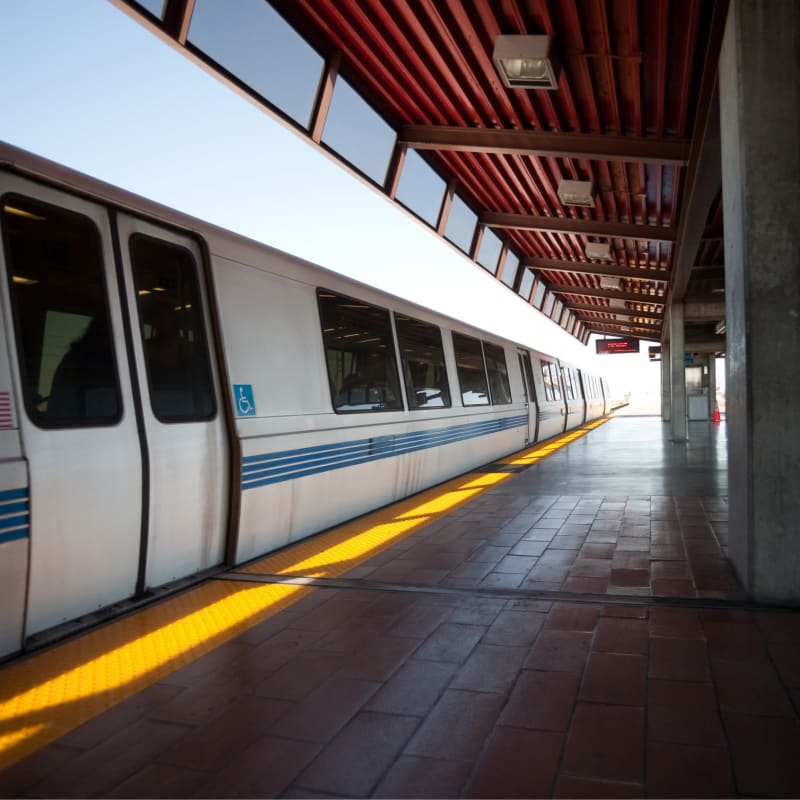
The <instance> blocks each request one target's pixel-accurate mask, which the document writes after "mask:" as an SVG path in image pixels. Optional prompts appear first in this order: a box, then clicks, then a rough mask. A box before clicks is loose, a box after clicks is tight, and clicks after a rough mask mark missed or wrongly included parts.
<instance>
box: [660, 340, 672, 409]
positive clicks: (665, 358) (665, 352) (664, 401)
mask: <svg viewBox="0 0 800 800" xmlns="http://www.w3.org/2000/svg"><path fill="white" fill-rule="evenodd" d="M669 372H670V360H669V342H668V341H666V340H664V341H662V342H661V419H662V421H664V422H669V419H670V405H669V403H670V388H669Z"/></svg>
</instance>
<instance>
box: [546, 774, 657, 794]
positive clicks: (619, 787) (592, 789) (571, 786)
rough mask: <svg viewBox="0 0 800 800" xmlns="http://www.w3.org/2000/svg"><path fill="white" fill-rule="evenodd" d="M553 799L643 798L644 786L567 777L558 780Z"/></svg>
mask: <svg viewBox="0 0 800 800" xmlns="http://www.w3.org/2000/svg"><path fill="white" fill-rule="evenodd" d="M553 797H564V798H577V800H585V798H587V797H592V798H611V800H614V798H623V797H624V798H628V797H644V786H642V784H641V783H612V782H611V781H589V780H586V779H584V778H572V777H570V776H568V775H565V776H562V777H561V778H559V779H558V783H557V784H556V790H555V792H554V794H553Z"/></svg>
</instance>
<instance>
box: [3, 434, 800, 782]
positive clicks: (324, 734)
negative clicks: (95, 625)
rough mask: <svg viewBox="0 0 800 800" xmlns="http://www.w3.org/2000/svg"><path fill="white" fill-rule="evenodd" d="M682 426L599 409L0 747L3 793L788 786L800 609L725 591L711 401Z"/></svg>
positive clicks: (798, 747)
mask: <svg viewBox="0 0 800 800" xmlns="http://www.w3.org/2000/svg"><path fill="white" fill-rule="evenodd" d="M690 435H693V436H694V443H693V442H692V441H690V443H689V445H686V446H683V447H682V449H678V448H673V447H672V446H671V445H670V444H669V443H667V442H665V441H664V440H663V438H661V437H662V436H663V428H662V427H661V424H660V421H658V420H628V419H624V418H623V419H615V420H612V422H610V423H608V424H606V425H604V426H601V427H600V428H599V429H597V430H596V431H594V432H592V433H591V434H589V435H588V436H586V437H584V438H583V439H581V440H578V441H577V442H574V443H573V444H571V445H569V447H567V448H565V449H564V450H562V451H559V452H558V453H556V454H554V455H553V456H552V457H550V458H548V459H547V460H545V461H542V462H539V463H538V464H537V465H535V466H534V467H531V468H529V469H527V470H525V471H524V472H522V473H520V474H519V475H516V476H514V478H512V479H510V480H508V481H506V482H505V483H503V484H501V485H499V486H498V487H496V488H495V489H493V490H490V491H489V492H487V493H486V494H484V495H482V496H481V497H479V498H477V499H476V500H473V501H472V502H470V503H468V504H467V505H465V506H463V507H461V508H460V509H458V510H457V511H456V512H454V513H452V514H450V515H449V516H448V517H447V518H446V519H443V520H440V521H438V522H436V523H434V524H431V525H429V526H427V527H426V528H424V529H422V530H421V531H419V532H418V533H416V534H414V535H412V536H411V537H409V538H408V539H406V540H404V541H402V542H400V543H399V544H397V545H395V546H394V547H392V548H390V549H389V550H386V551H384V552H383V553H381V554H380V555H379V556H377V557H375V558H373V559H372V560H371V561H369V562H367V563H366V564H364V565H362V566H360V567H357V568H355V569H353V570H352V571H351V572H350V573H349V574H348V575H347V576H346V577H347V580H344V581H339V582H337V583H336V585H333V584H330V585H326V584H325V583H324V582H320V588H318V589H317V590H316V591H314V592H313V593H312V594H311V595H309V596H308V597H306V598H304V599H302V600H300V601H299V602H297V603H296V604H294V605H292V606H290V607H289V608H287V609H285V610H284V611H282V612H280V613H279V614H277V615H276V616H274V617H273V618H271V619H269V620H267V621H265V622H263V623H261V624H260V625H258V626H256V627H253V628H251V629H250V630H249V631H247V632H246V633H244V634H243V635H241V636H239V637H238V638H236V639H234V640H232V641H230V642H228V643H227V644H225V645H223V646H222V647H220V648H219V649H217V650H216V651H214V652H212V653H210V654H208V655H206V656H204V657H203V658H201V659H198V660H197V661H195V662H194V663H192V664H191V665H189V666H188V667H185V668H183V669H182V670H180V671H177V672H174V673H172V674H171V675H169V676H168V677H166V678H164V679H163V680H161V681H160V682H159V683H157V684H154V685H152V686H151V687H150V688H148V689H146V690H145V691H144V692H142V693H141V694H139V695H137V696H135V697H133V698H131V699H130V700H128V701H126V702H124V703H122V704H120V705H118V706H116V707H114V708H112V709H111V710H109V711H107V712H106V713H104V714H103V715H101V716H99V717H96V718H95V719H93V720H91V721H90V722H88V723H86V724H84V725H83V726H82V727H80V728H78V729H76V730H74V731H73V732H71V733H69V734H67V735H66V736H64V737H62V738H61V739H60V740H58V741H57V742H55V743H53V744H51V745H49V746H47V747H45V748H43V749H42V750H40V751H39V752H38V753H35V754H34V755H32V756H30V757H29V758H27V759H26V760H24V761H22V762H20V763H19V764H17V765H15V766H13V767H11V768H10V769H8V770H6V771H5V772H3V773H0V795H1V796H5V797H796V796H800V758H799V757H798V756H800V720H799V719H798V712H799V711H800V612H797V611H796V610H795V611H791V610H783V609H772V608H769V609H768V608H757V607H755V606H752V605H748V604H747V603H746V602H745V598H744V596H743V593H742V592H741V589H740V587H739V586H738V584H737V582H736V578H735V576H734V574H733V572H732V570H731V568H730V566H729V564H728V562H727V560H726V558H725V554H726V544H727V541H726V534H727V529H726V525H727V504H726V498H725V496H724V491H725V487H724V479H725V473H724V470H725V465H724V460H725V459H724V427H723V430H722V431H720V430H719V429H712V428H711V427H710V426H704V427H703V428H700V427H698V426H695V429H692V431H691V433H690ZM630 437H632V441H630V442H628V443H627V444H626V445H625V446H624V448H623V449H624V451H625V454H626V456H625V460H624V461H620V462H616V461H615V460H614V459H612V460H610V461H606V462H605V463H602V458H603V457H604V454H605V456H608V455H609V454H611V455H613V454H614V453H617V452H619V449H620V445H619V442H620V440H623V441H624V440H626V439H627V438H630ZM636 442H639V444H636ZM615 458H616V456H615ZM659 459H661V463H662V464H663V465H664V466H663V469H661V470H658V468H657V466H653V465H656V464H657V462H658V460H659ZM615 464H617V466H614V465H615ZM648 464H650V465H651V466H650V467H648V466H647V465H648ZM622 471H626V472H627V473H628V477H627V478H626V477H625V476H624V475H620V474H619V473H620V472H622ZM592 474H594V488H593V489H591V488H589V487H588V484H589V483H590V482H591V476H592ZM634 477H635V478H636V480H634ZM626 480H627V485H628V487H629V492H628V493H622V492H621V491H620V489H621V488H622V486H623V484H624V482H625V481H626ZM559 487H560V488H561V489H562V490H563V491H554V490H555V489H557V488H559ZM607 487H611V488H612V489H613V493H612V492H611V491H608V492H605V491H603V490H604V489H605V488H607ZM654 489H655V490H656V491H653V490H654ZM576 490H577V491H576Z"/></svg>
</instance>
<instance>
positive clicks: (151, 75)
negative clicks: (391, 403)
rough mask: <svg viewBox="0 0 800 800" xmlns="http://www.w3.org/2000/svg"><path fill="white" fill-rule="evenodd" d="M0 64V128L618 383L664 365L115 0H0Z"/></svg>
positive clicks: (29, 144)
mask: <svg viewBox="0 0 800 800" xmlns="http://www.w3.org/2000/svg"><path fill="white" fill-rule="evenodd" d="M0 65H2V68H3V69H2V74H3V76H4V79H3V81H0V109H2V115H0V139H1V140H3V141H5V142H8V143H10V144H13V145H16V146H18V147H22V148H24V149H26V150H30V151H32V152H34V153H36V154H37V155H40V156H44V157H46V158H49V159H52V160H54V161H57V162H59V163H62V164H65V165H67V166H69V167H72V168H74V169H77V170H79V171H81V172H86V173H88V174H90V175H92V176H93V177H96V178H99V179H101V180H104V181H107V182H109V183H112V184H115V185H117V186H121V187H123V188H125V189H127V190H129V191H132V192H135V193H137V194H140V195H143V196H144V197H147V198H150V199H152V200H156V201H158V202H160V203H163V204H165V205H167V206H171V207H173V208H176V209H178V210H180V211H183V212H185V213H188V214H191V215H194V216H196V217H199V218H200V219H203V220H207V221H210V222H213V223H214V224H216V225H220V226H222V227H224V228H228V229H230V230H233V231H236V232H237V233H241V234H243V235H245V236H249V237H251V238H253V239H256V240H258V241H261V242H264V243H266V244H269V245H271V246H273V247H277V248H279V249H282V250H285V251H287V252H290V253H292V254H293V255H296V256H299V257H301V258H305V259H308V260H309V261H312V262H314V263H317V264H320V265H321V266H324V267H327V268H328V269H333V270H335V271H337V272H340V273H343V274H345V275H348V276H350V277H353V278H355V279H356V280H360V281H362V282H364V283H368V284H370V285H372V286H375V287H377V288H379V289H382V290H384V291H387V292H390V293H392V294H395V295H398V296H401V297H405V298H407V299H409V300H411V301H413V302H415V303H418V304H420V305H423V306H425V307H428V308H432V309H434V310H436V311H438V312H440V313H443V314H446V315H448V316H451V317H454V318H456V319H460V320H463V321H465V322H467V323H469V324H472V325H475V326H477V327H481V328H484V329H486V330H489V331H491V332H492V333H495V334H497V335H500V336H504V337H507V338H510V339H513V340H515V341H517V342H519V343H521V344H526V345H528V346H530V347H533V348H538V349H542V350H545V351H550V352H553V353H555V354H557V355H559V356H560V357H562V358H564V359H566V360H568V361H572V362H573V363H577V364H579V365H581V366H589V367H590V368H591V369H594V370H595V371H599V372H601V373H602V372H606V373H607V374H609V376H610V377H613V380H614V381H615V382H619V383H620V389H621V388H622V387H623V386H624V384H625V383H626V382H629V381H630V380H631V379H630V377H626V376H627V375H633V376H637V375H638V377H639V378H641V377H642V376H644V375H647V376H650V375H651V373H652V375H654V376H655V380H656V381H658V371H657V369H653V366H654V365H651V364H648V361H647V355H646V354H647V346H646V345H643V347H642V351H643V352H642V353H641V354H640V356H619V355H613V356H599V357H598V356H594V355H593V353H594V346H593V345H592V344H590V347H588V348H587V347H584V346H583V345H581V344H580V342H578V341H577V340H576V339H574V338H573V337H572V336H570V335H569V334H567V333H566V331H564V330H563V329H561V328H560V327H559V326H557V325H555V324H554V323H552V322H551V321H550V320H547V319H546V318H545V317H544V316H543V315H541V314H539V313H538V312H536V311H535V310H534V309H532V308H531V307H530V306H529V305H528V304H527V303H525V302H524V301H523V300H522V299H521V298H519V297H517V296H516V295H515V294H514V293H513V292H511V291H509V290H508V289H507V288H506V287H505V286H503V285H502V284H500V282H499V281H497V280H496V279H495V278H493V277H492V276H490V275H489V274H488V273H487V272H485V270H483V269H482V268H481V267H479V266H478V265H476V264H473V263H471V262H470V261H469V260H468V259H467V258H465V257H464V256H463V255H461V254H460V253H458V252H457V251H456V250H455V249H454V248H453V247H451V246H450V245H449V244H447V243H446V242H443V241H442V240H441V239H439V237H437V236H436V235H435V234H434V233H432V232H431V231H430V230H429V229H427V228H426V226H424V225H423V224H422V223H420V222H418V221H417V220H415V219H414V218H413V217H412V216H411V215H410V214H407V213H405V212H403V211H401V210H400V209H399V208H398V207H397V206H395V205H394V204H393V203H391V202H390V201H388V200H387V199H386V198H385V197H384V196H382V195H381V194H380V193H378V192H376V191H375V190H374V189H373V188H371V187H370V186H368V185H367V184H366V183H365V182H363V181H362V180H360V179H359V178H357V177H355V176H354V175H353V174H352V173H350V172H348V171H347V170H345V169H343V168H342V167H341V166H340V164H339V163H337V162H336V161H334V160H333V159H332V158H331V157H329V156H328V155H327V154H325V153H324V152H323V151H321V150H320V149H318V148H316V147H314V146H313V145H312V144H310V143H309V142H308V141H307V140H305V139H304V138H302V137H300V136H298V135H297V134H296V133H294V132H293V131H291V130H290V129H289V128H287V127H286V126H285V125H284V124H283V123H281V122H280V121H279V120H277V119H276V118H273V117H272V116H271V115H270V114H268V113H267V112H265V111H264V110H263V109H260V108H257V107H256V106H255V105H253V104H252V103H250V102H248V101H247V100H245V99H244V98H243V97H242V96H240V95H239V94H237V93H236V92H234V91H232V90H231V89H230V88H229V87H227V86H225V85H223V84H222V83H221V82H220V81H219V80H218V79H216V78H214V77H213V76H211V75H209V74H208V73H207V72H205V71H204V70H202V69H200V68H198V67H197V65H195V64H194V63H192V62H191V61H190V60H189V59H187V58H185V57H184V56H183V55H182V54H180V53H179V52H177V51H176V50H174V49H173V48H172V47H170V46H169V45H168V44H166V43H165V42H162V41H161V40H160V39H159V38H158V37H156V36H154V35H153V34H151V33H150V32H149V31H148V30H146V29H145V28H144V27H142V26H141V25H140V24H138V23H137V22H136V21H134V20H132V19H131V18H130V17H129V16H128V15H127V14H125V13H124V12H122V11H121V10H119V9H118V8H117V7H116V6H114V5H112V4H111V3H110V2H108V0H26V2H12V0H0ZM623 359H624V360H626V361H627V364H625V362H624V361H623ZM612 360H616V361H615V363H611V362H612ZM647 380H648V382H652V378H650V377H648V379H647Z"/></svg>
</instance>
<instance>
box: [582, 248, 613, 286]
mask: <svg viewBox="0 0 800 800" xmlns="http://www.w3.org/2000/svg"><path fill="white" fill-rule="evenodd" d="M586 257H587V258H602V259H605V260H608V259H610V258H611V245H610V244H609V243H608V242H588V243H587V245H586ZM617 288H619V281H617Z"/></svg>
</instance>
